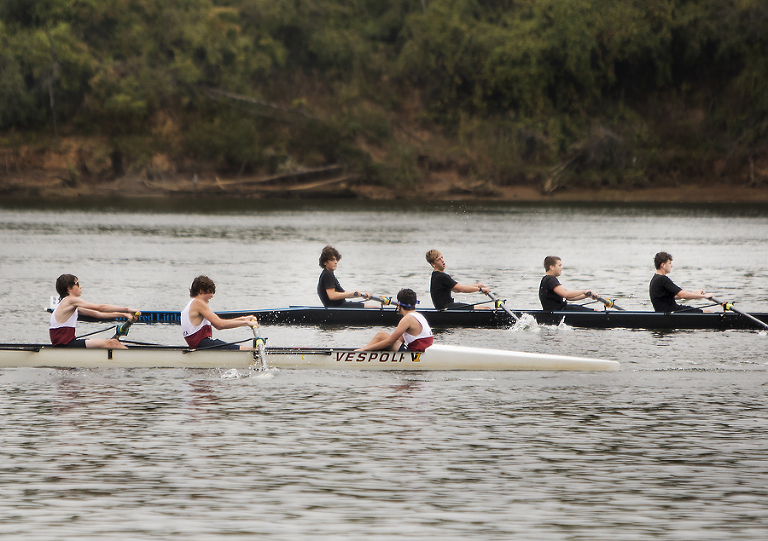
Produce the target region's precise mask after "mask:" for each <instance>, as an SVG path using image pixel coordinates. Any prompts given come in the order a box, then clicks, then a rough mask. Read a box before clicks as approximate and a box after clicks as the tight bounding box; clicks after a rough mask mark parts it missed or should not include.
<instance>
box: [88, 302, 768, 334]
mask: <svg viewBox="0 0 768 541" xmlns="http://www.w3.org/2000/svg"><path fill="white" fill-rule="evenodd" d="M419 312H420V313H422V314H424V316H425V317H426V318H427V321H428V322H429V324H430V325H431V326H432V327H435V328H451V327H476V328H505V327H510V326H511V325H512V324H513V321H512V318H511V317H510V316H509V315H508V314H507V313H506V312H504V311H503V310H435V309H432V308H426V309H423V310H419ZM512 313H513V314H515V316H516V317H522V315H523V314H529V315H531V316H533V317H534V318H535V319H536V322H537V323H539V324H541V325H558V324H560V323H565V324H566V325H570V326H571V327H582V328H589V329H614V328H626V329H652V330H676V329H710V330H729V329H758V328H759V327H758V325H757V324H756V323H755V322H753V321H751V320H749V318H746V317H744V316H742V315H739V314H736V313H734V312H718V313H712V314H702V313H696V312H677V313H671V314H665V313H662V312H647V311H613V310H606V311H590V312H545V311H543V310H512ZM217 314H218V315H219V316H220V317H222V318H225V319H228V318H235V317H239V316H243V315H254V316H256V317H257V318H258V320H259V323H261V324H263V325H328V326H345V327H373V326H378V327H393V326H395V325H397V322H398V321H399V319H400V316H399V315H398V314H397V312H396V311H395V310H394V309H393V308H391V307H386V308H381V309H376V308H322V307H312V306H292V307H290V308H281V309H263V310H242V311H227V312H217ZM751 315H753V316H755V317H756V318H757V319H759V320H761V321H763V322H764V323H768V313H753V314H751ZM82 319H85V318H82ZM139 322H140V323H168V324H177V325H178V324H179V323H180V313H179V312H175V311H146V312H142V315H141V318H140V320H139Z"/></svg>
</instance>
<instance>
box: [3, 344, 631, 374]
mask: <svg viewBox="0 0 768 541" xmlns="http://www.w3.org/2000/svg"><path fill="white" fill-rule="evenodd" d="M262 363H263V364H262ZM263 365H264V366H266V368H280V369H321V370H618V369H619V363H618V362H617V361H609V360H603V359H589V358H584V357H570V356H565V355H548V354H541V353H523V352H518V351H506V350H498V349H485V348H475V347H462V346H449V345H439V344H436V345H433V346H432V347H430V348H429V349H427V351H425V352H423V353H416V352H393V351H354V350H353V349H349V348H280V347H268V348H265V354H264V358H263V359H262V358H260V356H259V353H258V350H254V351H233V350H222V349H207V350H190V349H187V348H184V347H163V346H133V347H130V348H129V349H115V350H111V349H80V348H62V347H53V346H50V345H43V344H0V368H24V367H34V368H43V367H46V368H252V367H255V368H259V367H262V366H263Z"/></svg>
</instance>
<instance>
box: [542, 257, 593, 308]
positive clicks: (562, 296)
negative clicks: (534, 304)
mask: <svg viewBox="0 0 768 541" xmlns="http://www.w3.org/2000/svg"><path fill="white" fill-rule="evenodd" d="M544 270H545V271H546V274H545V275H544V277H543V278H542V279H541V284H539V301H540V302H541V307H542V308H543V309H544V310H547V311H549V312H566V311H570V312H577V311H593V310H596V309H595V308H589V307H588V306H580V305H578V304H568V301H579V300H582V299H590V298H591V299H595V298H597V297H599V296H600V295H598V294H597V292H595V291H592V290H590V289H577V290H573V291H570V290H568V289H565V288H564V287H563V286H562V285H561V284H560V280H558V278H559V277H560V275H561V274H562V273H563V260H562V259H560V258H559V257H557V256H556V255H548V256H547V257H545V258H544Z"/></svg>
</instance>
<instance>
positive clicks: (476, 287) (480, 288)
mask: <svg viewBox="0 0 768 541" xmlns="http://www.w3.org/2000/svg"><path fill="white" fill-rule="evenodd" d="M451 291H453V292H454V293H488V292H489V291H490V289H488V288H487V287H485V285H484V284H481V283H479V282H478V283H477V284H470V285H463V284H456V285H455V286H453V287H452V288H451Z"/></svg>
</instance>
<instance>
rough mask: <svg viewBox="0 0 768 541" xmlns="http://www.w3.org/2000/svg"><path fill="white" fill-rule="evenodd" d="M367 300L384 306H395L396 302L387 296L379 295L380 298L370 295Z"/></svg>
mask: <svg viewBox="0 0 768 541" xmlns="http://www.w3.org/2000/svg"><path fill="white" fill-rule="evenodd" d="M369 300H371V301H373V302H380V303H381V304H383V305H384V306H389V305H390V304H395V303H396V302H397V301H396V300H395V299H393V298H392V297H390V296H387V295H380V296H376V295H371V297H370V298H369Z"/></svg>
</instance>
